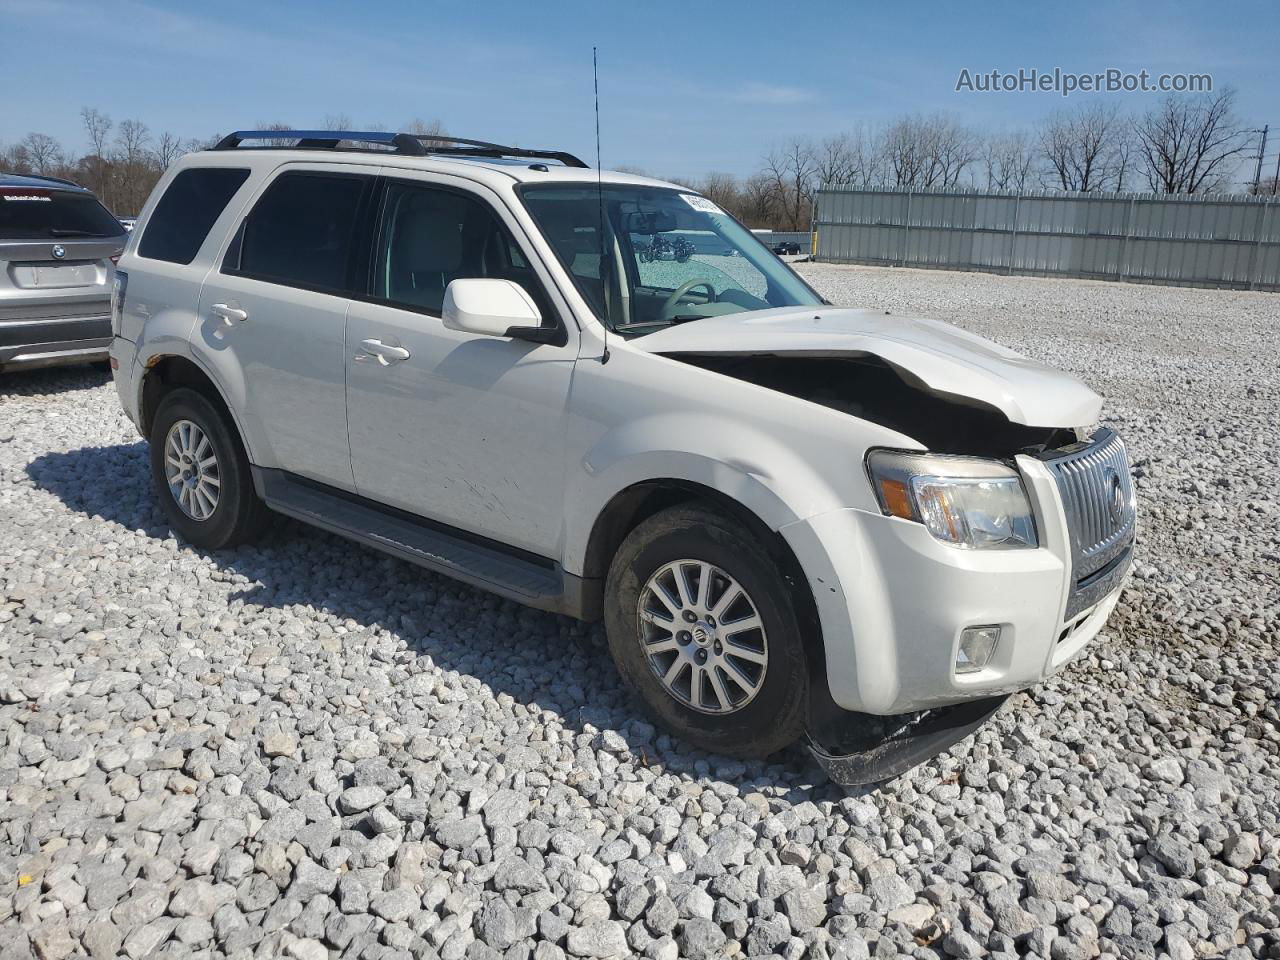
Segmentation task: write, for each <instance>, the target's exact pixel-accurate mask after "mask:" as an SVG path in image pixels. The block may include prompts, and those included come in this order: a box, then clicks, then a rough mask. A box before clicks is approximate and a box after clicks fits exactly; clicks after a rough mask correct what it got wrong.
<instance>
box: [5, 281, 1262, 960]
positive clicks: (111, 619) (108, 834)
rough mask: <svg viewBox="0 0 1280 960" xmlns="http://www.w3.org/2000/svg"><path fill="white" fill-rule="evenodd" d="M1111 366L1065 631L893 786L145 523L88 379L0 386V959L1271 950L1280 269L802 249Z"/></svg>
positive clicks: (532, 621)
mask: <svg viewBox="0 0 1280 960" xmlns="http://www.w3.org/2000/svg"><path fill="white" fill-rule="evenodd" d="M801 269H803V270H804V272H805V273H806V275H807V276H809V277H810V278H811V280H812V281H813V282H814V283H815V285H817V286H818V287H819V288H820V289H821V290H823V291H824V292H825V293H826V294H827V295H828V296H829V297H830V298H831V299H833V300H835V301H837V302H841V303H864V304H872V305H876V306H879V307H883V308H885V309H888V310H890V311H892V312H895V313H896V312H918V313H923V314H927V315H932V316H936V317H940V318H943V319H950V320H954V321H956V322H959V323H961V324H963V325H964V326H966V327H969V328H971V329H974V330H976V331H977V332H979V333H983V334H986V335H988V336H991V337H994V338H995V339H997V340H1000V341H1002V342H1004V343H1007V344H1009V345H1011V346H1013V347H1015V348H1018V349H1021V350H1023V351H1025V352H1027V353H1029V354H1032V355H1034V356H1037V357H1041V358H1044V359H1047V360H1051V361H1053V362H1055V363H1057V364H1058V365H1060V366H1063V367H1065V368H1067V369H1069V370H1073V371H1075V372H1077V373H1079V374H1081V375H1083V376H1085V377H1087V378H1088V379H1089V380H1090V382H1092V383H1093V384H1094V385H1096V386H1097V387H1098V388H1099V389H1100V390H1101V391H1102V392H1104V393H1105V394H1106V395H1107V397H1108V405H1107V411H1108V414H1107V415H1108V422H1111V423H1114V424H1116V425H1117V427H1118V429H1119V430H1121V431H1122V432H1123V433H1124V435H1125V436H1126V437H1127V438H1128V440H1129V442H1130V449H1131V453H1132V456H1133V457H1134V459H1135V461H1136V463H1137V465H1138V466H1137V470H1138V473H1139V481H1138V490H1139V496H1140V501H1141V503H1140V506H1141V510H1142V523H1143V527H1142V532H1141V537H1142V541H1141V556H1140V558H1139V560H1138V563H1137V567H1136V575H1135V577H1134V579H1133V581H1132V584H1131V586H1130V587H1129V588H1128V589H1127V591H1126V593H1125V596H1124V598H1123V600H1122V603H1121V605H1120V607H1119V608H1118V610H1117V613H1116V614H1115V615H1114V617H1113V618H1112V621H1111V624H1110V626H1109V627H1108V629H1107V630H1106V631H1105V633H1104V635H1103V636H1102V637H1100V638H1099V640H1098V641H1096V642H1095V643H1094V644H1093V645H1092V647H1091V649H1090V650H1089V651H1087V653H1086V654H1085V655H1083V656H1082V657H1080V658H1079V659H1078V660H1077V661H1076V662H1075V663H1074V664H1072V665H1071V666H1070V667H1069V668H1068V669H1066V670H1065V671H1064V672H1063V673H1062V674H1061V675H1059V676H1058V677H1057V678H1055V679H1053V680H1052V681H1050V682H1048V683H1046V684H1045V685H1044V686H1043V687H1041V688H1039V689H1037V690H1035V691H1032V692H1031V693H1029V694H1025V695H1020V696H1018V697H1015V698H1014V699H1013V700H1012V701H1011V702H1010V704H1009V705H1008V706H1007V707H1006V709H1005V710H1004V711H1003V712H1002V713H1001V714H1000V715H999V716H997V718H996V719H995V720H993V721H992V722H991V723H990V724H988V725H987V726H986V727H985V728H983V729H982V730H980V731H979V732H978V733H977V734H976V735H974V736H973V737H971V738H970V739H968V740H966V741H965V742H963V743H961V744H959V745H957V746H956V747H955V748H954V749H953V750H952V751H950V753H949V754H947V755H944V756H942V757H939V758H937V759H936V760H934V761H933V762H931V763H928V764H926V765H924V766H922V767H920V768H919V769H917V770H916V771H914V772H913V773H912V774H911V775H909V776H906V777H903V778H901V779H899V780H897V781H895V782H892V783H890V784H887V785H884V786H882V787H880V788H879V789H876V790H869V791H863V792H859V793H856V794H853V795H846V794H845V793H843V792H842V791H839V790H838V789H836V788H834V787H833V786H831V785H830V784H828V783H826V782H825V781H824V780H823V779H822V777H821V775H820V773H819V772H818V771H817V770H816V769H815V768H814V766H813V765H812V764H811V763H809V762H808V761H807V760H806V758H805V757H804V756H803V755H802V754H801V753H799V752H798V751H797V752H795V753H794V754H792V755H790V756H787V757H785V758H783V762H779V763H774V764H769V765H766V764H762V763H748V764H743V763H740V762H737V761H730V760H726V759H724V758H719V757H712V756H706V755H703V754H700V753H697V752H693V751H689V750H686V749H684V748H683V747H682V746H681V745H680V744H678V743H672V742H671V741H670V740H669V739H668V738H666V737H664V736H662V735H661V734H660V733H658V732H655V730H654V729H653V727H651V726H650V725H649V724H648V723H646V722H645V720H644V719H643V718H642V715H641V713H640V712H639V709H638V707H637V706H636V703H635V701H633V700H631V699H630V698H628V697H627V696H626V695H625V694H624V693H623V691H622V690H621V688H620V687H619V684H618V682H617V680H616V679H615V677H614V674H613V671H612V669H608V668H605V667H604V666H603V664H604V663H605V659H606V655H605V651H604V649H603V645H602V638H601V634H600V631H599V630H598V629H596V628H590V629H586V628H581V627H579V626H577V625H575V624H574V623H572V622H570V621H567V620H563V619H559V618H556V617H553V616H550V615H546V614H541V613H535V612H530V611H526V610H523V609H521V608H518V607H515V606H513V605H511V604H509V603H506V602H504V601H499V600H496V599H493V598H491V597H488V596H486V595H484V594H481V593H478V592H476V591H474V590H471V589H469V588H466V587H461V586H459V585H457V584H455V583H452V582H450V581H448V580H445V579H442V578H438V577H434V576H430V575H427V574H425V573H423V572H421V571H419V570H417V569H416V568H412V567H410V566H407V565H405V564H402V563H399V562H397V561H394V560H390V559H386V558H384V557H382V556H380V555H378V554H375V553H372V552H370V551H367V550H364V549H360V548H356V547H353V546H350V545H348V544H346V543H345V542H342V541H340V540H337V539H335V538H332V537H329V536H327V535H324V534H321V533H318V532H314V531H310V530H306V529H303V528H301V527H298V526H296V525H283V526H282V527H281V528H280V529H279V530H278V531H276V532H274V533H273V534H271V535H270V536H269V538H268V539H267V540H266V541H265V542H263V543H261V544H259V545H258V546H256V547H252V548H243V549H239V550H235V551H228V552H223V553H217V554H207V553H202V552H199V551H195V550H192V549H190V548H188V547H186V546H183V545H181V544H178V543H176V542H175V541H174V539H173V538H172V537H171V536H170V534H169V533H168V531H167V529H166V528H165V526H164V523H163V522H162V520H161V516H160V514H159V512H158V510H157V509H156V507H155V504H154V499H153V492H152V490H151V486H150V483H149V481H148V479H147V470H146V455H145V448H144V447H143V445H142V444H141V443H140V442H139V441H138V439H137V437H136V435H135V434H134V433H133V429H132V427H131V426H130V425H129V424H128V422H127V421H126V420H124V418H123V417H122V416H121V414H120V413H119V411H118V407H117V403H116V399H115V395H114V391H113V389H112V387H111V384H110V382H109V381H108V380H107V379H106V377H105V376H104V375H103V374H102V373H100V372H97V371H89V370H73V371H47V372H35V373H27V374H11V375H7V376H4V377H3V378H2V379H0V956H3V957H6V958H7V957H26V956H29V955H33V954H34V955H35V956H37V957H41V958H60V957H66V956H72V955H81V954H88V955H91V956H93V957H113V956H117V955H121V954H123V955H127V956H129V957H131V958H139V957H143V956H169V957H178V956H188V955H210V954H214V955H228V956H235V957H250V956H256V957H275V956H281V955H283V956H287V957H292V958H297V960H313V958H314V960H321V958H324V957H326V956H339V955H340V956H346V957H370V958H372V957H397V958H399V957H405V956H409V957H414V958H432V957H436V956H439V957H441V958H445V960H460V958H464V957H465V958H467V960H491V958H496V957H505V958H507V960H526V958H529V957H533V958H536V960H553V958H560V957H563V956H565V955H566V954H567V955H569V956H574V957H610V956H626V955H637V956H646V957H653V958H669V960H670V958H675V957H677V956H683V957H688V958H711V957H732V956H760V955H770V954H775V955H780V956H782V957H785V958H787V960H798V958H800V957H802V956H808V957H814V958H824V957H830V958H859V957H867V956H868V955H873V956H876V957H897V956H904V957H920V958H936V957H939V956H956V957H979V956H984V955H990V956H995V957H1014V956H1039V957H1046V958H1053V960H1074V958H1089V957H1093V956H1098V955H1099V954H1102V955H1108V956H1115V957H1125V958H1129V957H1153V958H1154V957H1164V956H1168V957H1170V958H1173V960H1185V958H1192V957H1196V956H1206V957H1207V956H1223V955H1225V956H1227V957H1231V958H1237V957H1249V956H1256V957H1280V936H1278V934H1277V929H1280V913H1278V911H1280V907H1278V906H1277V896H1278V894H1280V824H1278V822H1277V821H1278V820H1280V785H1278V782H1277V780H1278V773H1277V771H1278V770H1280V763H1278V761H1277V756H1278V754H1280V737H1278V735H1277V724H1278V723H1280V717H1278V716H1277V700H1278V699H1280V669H1278V668H1280V664H1278V663H1277V640H1278V639H1280V612H1278V604H1280V599H1278V596H1277V594H1278V591H1277V580H1276V570H1277V561H1278V560H1280V545H1278V543H1277V536H1278V534H1280V510H1278V507H1277V497H1276V492H1275V487H1274V485H1275V482H1276V480H1277V479H1278V477H1280V471H1278V470H1277V462H1276V461H1277V452H1276V451H1277V449H1280V436H1278V435H1277V434H1278V427H1277V420H1280V417H1277V403H1276V400H1277V378H1276V374H1275V370H1276V357H1277V356H1280V326H1278V325H1277V323H1276V320H1275V318H1276V314H1277V307H1278V306H1280V298H1277V297H1276V296H1275V295H1267V294H1249V293H1227V292H1213V291H1201V290H1186V289H1172V288H1160V287H1149V286H1126V285H1121V284H1101V283H1089V282H1080V281H1054V280H1034V279H1024V278H1003V277H995V276H989V275H983V274H959V273H942V272H936V273H931V272H918V271H895V270H874V269H860V268H836V267H828V266H814V265H805V266H803V267H802V268H801Z"/></svg>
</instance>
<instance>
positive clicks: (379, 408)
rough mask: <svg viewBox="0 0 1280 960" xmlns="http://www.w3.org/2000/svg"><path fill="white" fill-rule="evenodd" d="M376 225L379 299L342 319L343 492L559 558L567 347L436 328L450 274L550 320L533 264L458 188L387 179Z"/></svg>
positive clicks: (375, 295) (493, 216) (488, 212)
mask: <svg viewBox="0 0 1280 960" xmlns="http://www.w3.org/2000/svg"><path fill="white" fill-rule="evenodd" d="M380 220H381V224H382V227H381V236H380V237H378V238H376V241H375V244H374V252H373V256H372V262H373V270H372V276H373V278H374V280H373V287H372V290H371V294H372V299H374V300H376V301H378V302H362V301H358V300H357V301H354V302H353V303H352V305H351V311H350V315H349V318H348V323H347V361H346V362H347V420H348V428H349V435H350V441H351V457H352V467H353V473H354V476H355V483H356V489H357V490H358V492H359V493H361V494H362V495H364V496H367V497H370V498H372V499H375V500H378V501H380V502H382V503H386V504H389V505H391V506H394V507H398V508H400V509H404V510H408V511H411V512H413V513H415V514H418V515H420V516H424V517H427V518H429V519H432V520H437V521H440V522H442V523H446V524H449V525H450V526H454V527H459V528H461V529H463V530H467V531H470V532H472V533H476V534H479V535H481V536H485V537H489V538H491V539H494V540H498V541H501V542H503V543H506V544H509V545H511V546H514V547H518V548H520V549H523V550H528V551H530V552H532V553H537V554H539V555H541V556H544V557H556V556H558V555H559V540H560V530H561V525H562V512H563V485H564V471H565V464H564V437H565V429H566V418H565V405H566V403H567V400H568V395H569V381H570V378H571V377H572V374H573V364H574V358H575V355H576V349H577V344H576V342H570V343H567V344H565V345H563V346H559V345H555V344H533V343H528V342H524V341H515V340H507V339H504V338H499V337H483V336H475V335H473V334H469V333H462V332H459V331H455V330H449V329H446V328H445V326H444V323H443V322H442V321H441V319H440V316H439V311H440V305H441V303H442V301H443V296H444V291H445V289H446V288H447V287H448V284H449V283H450V282H452V281H453V280H456V279H462V278H466V277H502V278H505V279H510V280H514V281H516V282H518V283H521V284H522V286H524V288H525V289H526V290H527V291H528V292H529V294H530V296H531V297H532V298H533V299H534V301H535V302H536V303H538V305H539V310H540V311H541V312H542V315H543V319H544V323H548V324H551V323H558V322H559V321H558V319H556V318H555V317H554V316H553V314H552V307H550V306H549V301H548V298H547V295H546V292H545V290H544V289H543V287H542V285H541V284H540V282H539V279H538V276H537V275H536V272H535V270H534V267H533V263H534V261H533V260H532V259H530V257H529V256H528V254H527V251H526V250H524V249H523V248H521V247H519V245H518V244H516V243H515V242H514V240H513V234H512V232H511V230H510V228H509V227H508V226H507V225H506V224H505V222H504V221H503V220H502V218H501V216H500V215H499V214H498V213H497V211H496V210H495V209H494V208H493V207H492V206H490V205H489V204H488V203H487V202H485V201H483V200H481V199H480V198H479V197H478V196H477V195H476V194H474V193H472V192H469V191H459V190H450V189H447V188H445V187H442V186H432V185H429V184H427V183H412V182H403V181H392V182H389V183H388V185H387V190H386V194H385V197H384V200H383V209H382V214H381V218H380ZM366 340H367V341H371V343H370V345H368V346H366V345H365V343H364V341H366ZM374 341H376V343H374ZM406 353H407V356H406Z"/></svg>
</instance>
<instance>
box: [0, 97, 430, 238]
mask: <svg viewBox="0 0 1280 960" xmlns="http://www.w3.org/2000/svg"><path fill="white" fill-rule="evenodd" d="M80 121H81V123H82V124H83V126H84V133H85V142H86V143H87V144H88V150H87V151H86V152H85V153H83V154H76V153H75V152H74V151H71V150H68V149H66V148H65V147H63V145H62V144H61V143H59V142H58V141H57V140H56V139H54V138H53V137H51V136H49V135H48V134H45V133H36V132H33V133H28V134H27V135H26V136H25V137H23V138H22V139H21V140H19V141H17V142H16V143H13V144H11V145H8V146H6V145H5V144H3V143H0V173H19V174H37V175H38V176H42V177H61V178H62V179H64V180H73V181H75V182H76V183H78V184H81V185H82V186H85V187H88V188H89V189H90V190H92V191H93V192H94V193H95V194H97V196H98V199H99V200H101V201H102V202H103V203H104V204H105V205H106V206H107V208H108V209H109V210H111V211H112V212H113V213H115V214H116V215H117V216H121V217H124V216H134V215H136V214H137V213H138V211H140V210H141V209H142V205H143V204H144V203H145V202H146V200H147V197H148V196H150V194H151V190H152V188H153V187H155V185H156V181H157V180H159V179H160V176H161V174H163V173H164V171H165V170H166V169H168V167H169V164H171V163H173V161H175V160H177V159H178V158H179V157H181V156H182V155H183V154H186V153H191V152H192V151H195V150H208V149H209V148H211V147H212V146H213V145H214V144H216V143H217V142H218V141H219V140H221V139H222V134H220V133H215V134H212V135H210V136H208V137H194V138H188V139H183V138H182V137H179V136H178V135H176V134H174V133H171V132H169V131H167V130H166V131H163V132H161V133H154V132H152V130H151V129H150V128H149V127H148V126H147V125H146V124H145V123H143V122H142V121H141V120H121V121H119V122H115V121H113V120H112V119H111V117H109V116H108V115H107V114H105V113H103V112H102V111H101V110H99V109H97V108H96V107H85V108H83V109H82V110H81V111H80ZM351 126H352V124H351V119H350V118H349V117H347V116H346V115H344V114H332V115H330V116H327V117H325V122H324V125H323V129H326V130H349V129H351ZM257 129H259V130H291V129H296V128H295V127H293V126H292V125H291V124H287V123H281V122H279V121H272V122H267V123H260V124H258V126H257ZM369 129H371V130H382V129H386V127H385V125H383V124H380V123H376V124H370V126H369ZM398 129H401V130H404V131H406V132H408V133H417V134H423V135H428V134H431V135H438V134H440V133H441V132H442V128H441V125H440V123H439V122H438V121H435V120H422V119H419V118H415V119H413V120H411V121H409V123H407V124H405V125H404V126H402V127H399V128H398Z"/></svg>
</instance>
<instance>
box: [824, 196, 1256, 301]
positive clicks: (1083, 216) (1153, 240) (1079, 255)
mask: <svg viewBox="0 0 1280 960" xmlns="http://www.w3.org/2000/svg"><path fill="white" fill-rule="evenodd" d="M814 226H815V229H816V230H817V234H818V237H817V259H819V260H826V261H830V262H834V263H866V264H891V265H894V266H910V267H936V268H944V269H947V268H949V269H958V270H989V271H996V272H1000V273H1023V274H1032V275H1039V276H1063V277H1090V278H1094V279H1101V280H1129V281H1137V282H1146V283H1167V284H1185V285H1189V286H1207V287H1233V288H1238V289H1251V290H1280V197H1251V196H1208V197H1180V196H1167V195H1162V194H1136V193H1135V194H1128V193H1088V194H1084V193H1022V194H1015V193H1001V192H989V191H981V190H954V191H934V190H926V191H919V192H916V191H900V190H883V189H881V190H877V189H856V190H855V189H829V190H821V191H819V192H818V196H817V214H816V217H815V221H814Z"/></svg>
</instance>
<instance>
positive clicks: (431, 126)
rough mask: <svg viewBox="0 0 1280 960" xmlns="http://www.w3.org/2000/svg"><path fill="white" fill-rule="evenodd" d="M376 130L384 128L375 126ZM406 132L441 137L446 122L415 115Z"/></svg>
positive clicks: (421, 135) (407, 125)
mask: <svg viewBox="0 0 1280 960" xmlns="http://www.w3.org/2000/svg"><path fill="white" fill-rule="evenodd" d="M374 129H375V130H380V129H382V128H381V127H374ZM404 132H405V133H412V134H415V135H416V136H419V137H440V136H443V135H444V132H445V131H444V124H443V123H441V122H440V121H439V120H423V119H422V118H421V117H414V118H413V119H412V120H410V121H409V122H408V123H407V124H406V125H405V128H404Z"/></svg>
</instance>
